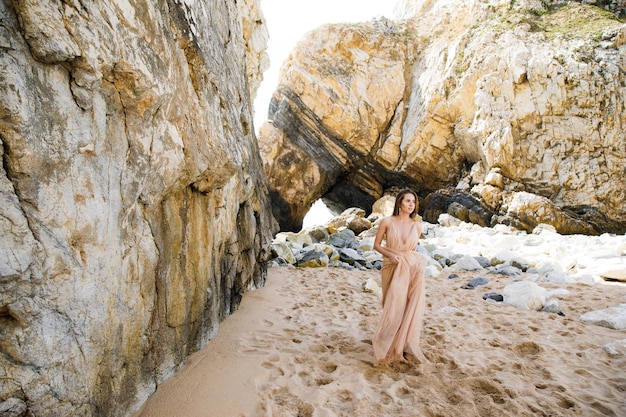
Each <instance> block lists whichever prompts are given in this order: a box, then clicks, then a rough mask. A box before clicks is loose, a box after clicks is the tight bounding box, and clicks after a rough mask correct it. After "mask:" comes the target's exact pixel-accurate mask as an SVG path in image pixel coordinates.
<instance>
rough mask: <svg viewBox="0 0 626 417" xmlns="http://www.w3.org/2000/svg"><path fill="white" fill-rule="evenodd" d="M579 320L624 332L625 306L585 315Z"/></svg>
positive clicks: (625, 320) (625, 326) (625, 324)
mask: <svg viewBox="0 0 626 417" xmlns="http://www.w3.org/2000/svg"><path fill="white" fill-rule="evenodd" d="M580 320H581V321H583V322H585V323H591V324H596V325H598V326H602V327H608V328H609V329H615V330H624V329H626V304H620V305H619V306H618V307H609V308H605V309H604V310H596V311H591V312H589V313H585V314H583V315H582V316H580Z"/></svg>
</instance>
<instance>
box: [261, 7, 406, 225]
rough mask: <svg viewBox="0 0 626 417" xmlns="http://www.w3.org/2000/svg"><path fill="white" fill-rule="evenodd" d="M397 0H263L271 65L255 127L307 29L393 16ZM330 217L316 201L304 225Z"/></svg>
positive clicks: (323, 220)
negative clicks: (288, 58)
mask: <svg viewBox="0 0 626 417" xmlns="http://www.w3.org/2000/svg"><path fill="white" fill-rule="evenodd" d="M395 3H396V1H395V0H261V10H262V11H263V16H264V17H265V20H266V21H267V26H268V31H269V36H270V37H269V41H268V48H267V53H268V55H269V57H270V67H269V69H268V70H267V71H265V73H264V74H263V82H262V83H261V86H260V87H259V91H258V92H257V97H256V100H255V102H254V109H255V110H254V112H255V115H254V126H255V129H256V131H257V132H258V131H259V128H260V127H261V125H262V124H263V122H265V120H267V109H268V107H269V104H270V99H271V98H272V93H273V92H274V90H275V89H276V86H277V84H278V71H279V70H280V67H281V65H282V64H283V62H284V61H285V60H286V59H287V57H288V56H289V53H290V52H291V50H292V49H293V48H294V47H295V45H296V43H297V42H298V41H299V40H300V38H302V36H304V34H305V33H307V32H309V31H311V30H313V29H315V28H317V27H319V26H322V25H323V24H326V23H358V22H367V21H370V20H372V18H375V17H378V16H385V17H387V18H389V19H391V18H392V17H393V9H394V6H395ZM331 217H332V213H331V212H330V211H329V210H328V208H327V207H326V205H324V203H322V202H321V201H317V202H316V203H315V204H313V207H312V208H311V210H309V212H308V213H307V215H306V216H305V218H304V220H303V227H307V226H310V225H321V224H324V223H326V221H327V220H329V219H330V218H331Z"/></svg>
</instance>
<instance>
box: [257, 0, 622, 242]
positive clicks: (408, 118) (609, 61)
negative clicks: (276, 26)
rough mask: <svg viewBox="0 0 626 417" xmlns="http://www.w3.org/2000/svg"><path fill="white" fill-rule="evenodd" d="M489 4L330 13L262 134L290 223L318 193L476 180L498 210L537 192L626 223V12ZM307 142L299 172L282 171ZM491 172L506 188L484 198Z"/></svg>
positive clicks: (339, 202) (282, 216) (362, 196)
mask: <svg viewBox="0 0 626 417" xmlns="http://www.w3.org/2000/svg"><path fill="white" fill-rule="evenodd" d="M491 3H493V4H490V5H487V4H486V3H483V2H475V1H462V2H458V1H449V0H439V1H412V2H410V1H406V2H404V4H403V5H402V7H404V9H403V10H405V12H406V13H407V16H410V17H411V18H410V19H408V20H407V21H406V22H405V23H406V27H404V26H402V25H401V24H400V23H391V22H387V21H384V20H383V21H378V22H373V23H368V24H361V25H351V26H341V25H335V26H324V27H321V28H320V29H318V30H317V31H315V32H313V33H311V34H310V36H309V37H308V38H307V39H305V40H303V41H301V42H300V43H299V44H298V46H297V47H296V49H295V50H294V51H293V52H292V54H291V56H290V58H289V59H288V60H287V61H286V62H285V63H284V66H283V69H282V72H281V79H280V83H279V86H278V89H277V91H276V92H275V94H274V97H273V101H272V105H271V108H270V119H271V120H270V122H268V123H267V125H266V127H265V130H264V131H262V132H261V134H260V138H259V140H260V143H261V149H262V157H263V160H264V161H265V162H264V163H265V168H266V172H267V173H268V177H269V182H270V188H271V189H272V192H273V193H274V201H276V202H279V203H280V204H282V205H284V206H288V207H290V211H282V212H276V211H275V214H276V217H277V219H278V220H279V222H280V223H281V226H282V228H283V229H297V228H298V226H299V224H300V223H301V219H302V217H303V216H304V214H305V213H306V210H307V209H308V207H310V205H311V203H312V202H313V201H315V200H316V199H317V198H320V197H323V198H324V199H325V200H328V201H327V202H330V204H331V205H332V204H335V205H336V206H337V207H336V211H340V210H343V209H345V208H347V207H352V206H359V207H362V208H365V209H367V210H369V209H370V208H371V204H372V203H373V202H374V201H375V200H376V199H377V198H379V197H380V196H381V195H382V194H383V192H384V190H386V189H389V188H391V187H393V186H398V185H399V186H402V185H404V186H410V187H413V188H415V189H416V190H417V191H418V193H419V194H420V196H422V197H425V196H426V195H428V194H429V193H430V192H432V191H435V190H438V189H443V188H454V187H457V188H459V189H465V190H466V191H465V192H466V193H470V194H472V195H473V196H474V197H475V198H478V199H480V200H481V201H482V203H484V204H485V206H486V207H487V209H488V210H490V211H492V212H493V214H494V215H495V217H494V219H502V218H505V217H507V216H511V215H514V213H517V212H514V211H511V210H508V209H506V208H504V207H502V206H501V204H502V201H503V200H504V198H505V197H507V196H508V197H510V194H511V193H516V192H527V193H531V194H534V195H536V196H537V197H541V198H544V199H547V200H548V201H550V203H551V204H552V205H553V209H554V210H557V211H559V210H563V209H567V210H569V212H570V213H575V212H579V211H581V210H587V209H589V208H591V209H593V210H595V211H597V213H599V214H600V215H601V216H605V217H606V219H605V220H606V221H604V222H602V224H603V225H604V226H601V227H600V229H598V230H596V229H597V228H592V229H593V231H592V232H593V233H598V232H602V231H621V230H626V208H625V206H624V204H623V201H624V199H625V198H626V194H625V193H626V191H625V190H626V175H624V160H625V159H626V146H625V145H626V140H625V137H624V133H623V128H622V126H623V125H624V123H625V122H626V111H625V103H624V97H626V91H625V89H624V85H626V80H625V79H624V72H623V71H622V70H620V68H621V67H623V62H624V59H625V57H624V53H625V52H624V50H623V48H619V45H620V42H621V41H620V39H622V35H621V34H622V33H625V32H626V26H624V25H622V24H621V23H620V22H618V21H617V20H614V19H613V18H612V15H611V14H610V13H608V12H604V11H602V10H601V9H599V8H597V7H592V6H583V5H578V4H570V5H569V6H567V7H563V8H560V9H559V8H556V9H551V10H550V11H549V13H548V10H547V9H546V13H544V14H542V13H538V12H537V11H536V10H541V7H544V6H543V5H542V4H541V2H534V1H527V2H520V3H519V4H518V3H517V2H516V7H515V8H513V9H511V8H510V7H509V6H510V2H508V1H507V2H491ZM402 7H401V8H402ZM355 40H358V41H355ZM391 51H393V52H391ZM277 137H279V138H280V141H274V140H273V138H277ZM267 149H271V152H267V151H266V150H267ZM296 154H297V155H298V157H297V158H296V159H293V160H291V161H290V172H293V173H294V175H293V176H290V175H276V173H277V172H281V173H282V171H281V170H280V169H276V168H275V165H274V164H275V162H274V161H284V160H285V159H288V158H287V155H296ZM270 155H271V157H270ZM307 155H308V158H307ZM301 166H302V167H306V168H305V169H300V167H301ZM312 171H314V172H315V175H311V176H310V179H309V180H306V179H303V178H301V177H300V174H301V173H302V172H312ZM494 172H497V174H498V176H497V177H496V176H494V174H493V173H494ZM483 185H489V186H490V187H499V188H498V189H499V190H500V192H499V193H498V192H494V191H493V190H491V191H489V192H488V193H487V194H485V200H483V196H482V195H481V192H482V193H484V191H485V190H487V189H488V188H485V187H483ZM502 193H504V194H502ZM499 194H500V195H499ZM511 195H512V194H511ZM278 205H279V204H276V205H275V206H278ZM525 207H526V206H525ZM532 215H533V213H532V212H526V213H525V214H524V216H532ZM557 217H558V216H557ZM554 218H556V217H554ZM564 218H565V219H568V218H569V217H568V216H565V217H564ZM572 219H573V220H574V221H580V220H581V219H580V218H578V219H576V216H574V217H572ZM557 223H558V222H557ZM561 223H562V222H561ZM566 223H567V222H566ZM556 226H557V225H555V227H556ZM560 230H561V231H563V232H565V231H566V230H567V231H569V232H571V231H572V230H581V231H584V230H585V228H584V227H583V228H582V229H581V228H580V227H578V226H576V227H570V226H564V227H562V228H561V229H560Z"/></svg>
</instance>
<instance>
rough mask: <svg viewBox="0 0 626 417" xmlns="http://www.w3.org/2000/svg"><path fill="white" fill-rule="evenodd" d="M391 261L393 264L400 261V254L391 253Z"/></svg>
mask: <svg viewBox="0 0 626 417" xmlns="http://www.w3.org/2000/svg"><path fill="white" fill-rule="evenodd" d="M391 262H393V263H394V264H396V265H397V264H399V263H400V256H399V255H395V254H394V255H391Z"/></svg>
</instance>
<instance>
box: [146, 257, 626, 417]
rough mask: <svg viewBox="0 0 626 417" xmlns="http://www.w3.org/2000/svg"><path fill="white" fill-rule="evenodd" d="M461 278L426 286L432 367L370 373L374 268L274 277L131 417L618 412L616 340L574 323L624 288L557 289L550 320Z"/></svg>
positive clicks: (497, 281)
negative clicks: (368, 286) (556, 309)
mask: <svg viewBox="0 0 626 417" xmlns="http://www.w3.org/2000/svg"><path fill="white" fill-rule="evenodd" d="M459 275H460V277H458V278H455V279H449V278H448V276H449V273H446V272H442V273H441V274H439V275H438V276H434V277H429V278H427V283H426V292H427V295H426V297H427V309H426V317H425V322H424V333H423V335H422V347H423V351H424V353H425V355H426V356H427V358H428V359H429V361H430V362H429V363H425V364H416V363H413V362H409V363H408V364H398V365H393V366H388V367H375V366H374V365H373V352H372V346H371V337H372V334H373V332H374V330H375V327H376V325H377V322H378V317H379V314H380V293H379V292H378V291H374V292H368V291H364V289H363V283H364V282H366V281H368V280H370V282H372V281H373V282H377V283H378V284H380V273H379V271H376V270H368V271H358V270H353V271H349V270H344V269H341V268H293V267H272V268H270V269H269V271H268V279H267V283H266V285H265V287H263V288H262V289H259V290H254V291H251V292H248V293H247V294H246V295H245V296H244V298H243V301H242V304H241V306H240V308H239V310H238V311H237V312H235V314H233V315H232V316H230V317H228V318H227V319H226V320H225V321H224V322H223V323H222V325H221V327H220V330H219V333H218V335H217V337H216V338H214V339H213V340H211V341H210V342H209V344H208V345H207V346H206V347H205V348H204V349H203V350H201V351H199V352H197V353H195V354H194V355H192V356H191V357H190V358H189V360H188V362H187V364H186V365H185V366H184V367H183V368H182V369H181V370H180V371H179V372H177V373H176V374H175V375H174V376H173V377H172V378H170V379H169V380H168V381H166V382H165V383H164V384H162V385H161V386H160V387H159V388H158V390H157V392H156V393H155V394H154V395H153V396H152V397H151V398H150V399H149V400H148V401H147V403H146V404H145V405H144V407H143V408H142V410H140V411H139V412H138V413H136V414H135V417H172V416H178V417H182V416H184V417H233V416H237V417H241V416H245V417H254V416H273V417H276V416H301V417H314V416H315V417H317V416H320V417H321V416H346V417H348V416H367V417H370V416H371V417H375V416H376V417H380V416H442V417H443V416H446V417H450V416H464V417H466V416H624V415H626V331H625V330H612V329H609V328H605V327H601V326H597V325H594V324H588V323H584V322H582V321H580V320H579V317H580V315H581V314H584V313H586V312H588V311H592V310H598V309H602V308H607V307H611V306H616V305H619V304H621V303H625V302H626V285H624V284H623V283H621V284H619V283H606V284H597V285H594V286H589V285H584V284H572V285H567V290H568V291H569V294H567V295H564V296H561V297H557V299H558V301H559V305H560V306H561V310H562V311H563V313H564V315H558V314H554V313H548V312H545V311H528V310H522V309H519V308H516V307H513V306H511V305H507V304H504V303H496V302H491V301H486V300H484V299H483V297H482V295H483V294H484V293H486V292H491V291H501V290H502V289H503V288H504V287H505V286H506V285H507V284H510V283H511V282H512V281H513V280H514V278H512V277H506V276H497V275H496V276H490V278H489V279H490V282H489V284H487V285H485V286H481V287H478V288H475V289H462V288H461V287H462V286H463V284H465V283H467V282H468V281H469V280H470V279H471V278H474V277H476V276H477V274H476V273H470V272H462V273H460V274H459ZM523 278H524V277H523V276H522V277H516V278H515V279H523ZM543 286H544V287H546V288H547V289H548V290H550V289H556V288H563V285H560V286H557V285H555V284H543ZM607 344H610V345H611V346H613V347H615V349H617V353H615V351H614V352H613V353H609V352H608V350H607V349H606V348H605V346H606V345H607Z"/></svg>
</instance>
